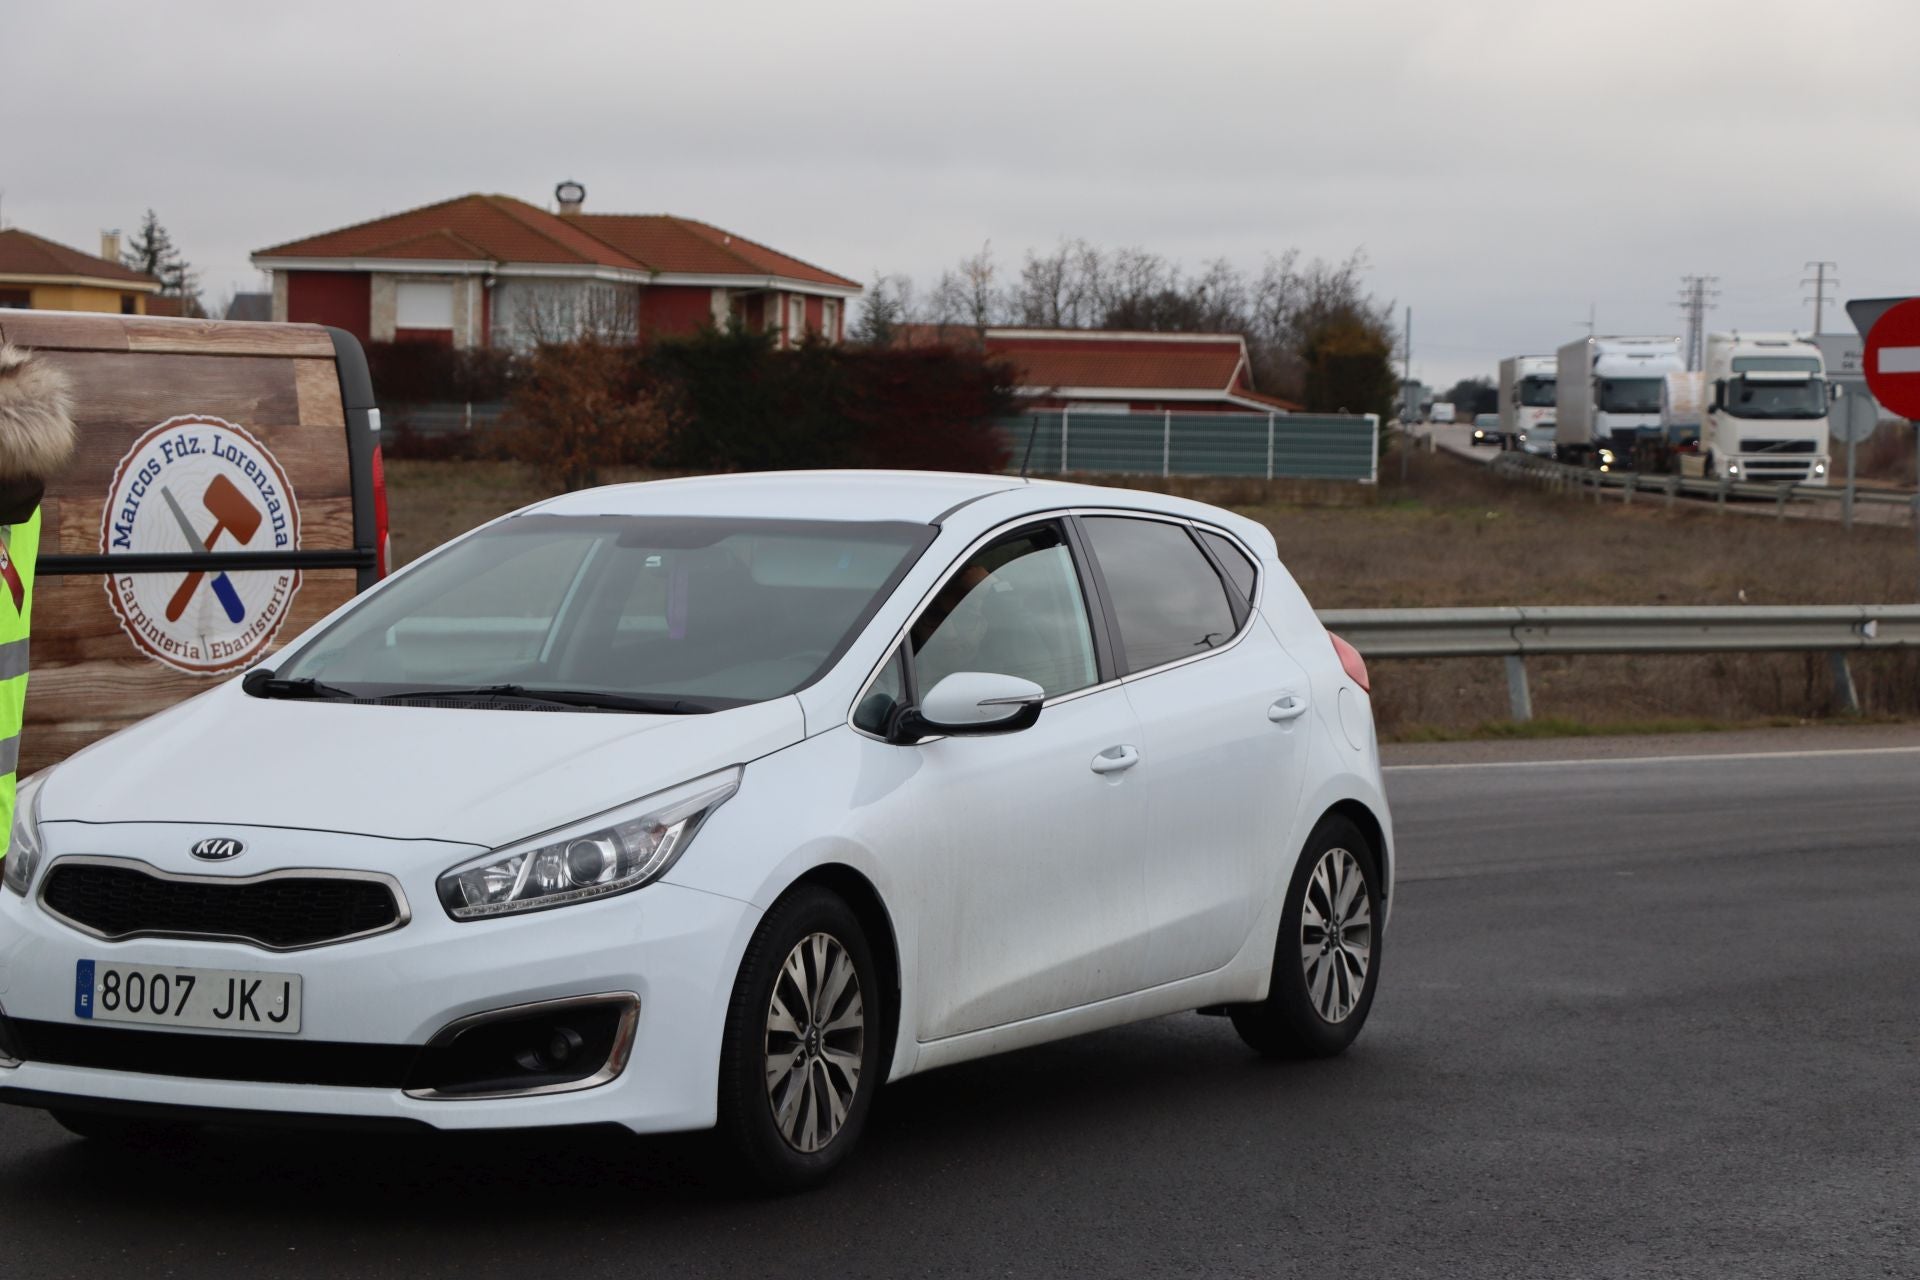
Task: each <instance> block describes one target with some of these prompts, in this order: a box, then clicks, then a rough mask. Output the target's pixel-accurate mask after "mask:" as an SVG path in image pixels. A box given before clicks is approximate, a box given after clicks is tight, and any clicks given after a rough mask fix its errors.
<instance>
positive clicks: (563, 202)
mask: <svg viewBox="0 0 1920 1280" xmlns="http://www.w3.org/2000/svg"><path fill="white" fill-rule="evenodd" d="M553 198H554V200H556V201H557V202H558V203H559V205H560V212H562V213H578V212H580V206H581V205H583V204H585V203H586V202H587V189H586V188H585V187H583V186H581V185H580V184H579V183H577V182H575V181H574V180H573V179H572V178H568V179H567V180H566V181H565V182H563V183H561V184H560V185H559V186H557V187H555V188H554V189H553Z"/></svg>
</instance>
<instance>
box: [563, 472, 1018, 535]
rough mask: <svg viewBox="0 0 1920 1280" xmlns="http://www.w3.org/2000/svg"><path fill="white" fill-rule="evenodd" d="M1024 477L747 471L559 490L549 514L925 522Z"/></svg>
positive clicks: (1014, 485) (1009, 485)
mask: <svg viewBox="0 0 1920 1280" xmlns="http://www.w3.org/2000/svg"><path fill="white" fill-rule="evenodd" d="M1023 483H1025V482H1024V481H1022V480H1019V479H1017V478H1016V477H1013V476H995V475H970V474H966V473H962V472H947V471H749V472H741V473H736V474H733V475H715V476H687V477H683V478H681V479H676V480H649V481H644V482H641V483H637V484H617V485H607V486H604V487H602V488H598V489H582V490H580V491H579V492H577V493H568V494H562V495H561V496H559V497H557V498H552V499H549V500H548V501H546V502H543V503H540V504H539V505H538V506H537V507H535V508H532V509H533V510H536V511H540V512H544V513H548V514H552V515H570V516H571V515H664V516H696V515H698V516H714V515H732V516H762V517H766V518H769V519H785V520H909V521H913V522H915V523H917V524H929V523H932V522H933V521H935V520H936V519H938V518H939V517H940V516H941V515H942V514H944V513H945V512H947V511H950V510H952V509H953V508H954V507H957V506H962V505H964V504H966V503H969V502H972V501H974V500H975V499H978V498H984V497H986V496H987V495H989V494H993V493H998V492H1001V491H1002V490H1005V489H1017V488H1019V487H1020V486H1021V485H1022V484H1023Z"/></svg>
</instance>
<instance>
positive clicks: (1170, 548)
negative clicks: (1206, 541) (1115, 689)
mask: <svg viewBox="0 0 1920 1280" xmlns="http://www.w3.org/2000/svg"><path fill="white" fill-rule="evenodd" d="M1081 524H1082V525H1083V526H1084V527H1085V529H1086V532H1087V540H1088V541H1089V542H1091V543H1092V544H1093V554H1094V557H1095V558H1096V559H1097V560H1098V561H1099V562H1100V572H1101V575H1102V577H1104V578H1105V580H1106V584H1107V597H1108V600H1109V602H1110V603H1111V604H1112V607H1113V616H1114V621H1115V622H1116V623H1117V624H1118V625H1119V628H1120V637H1119V639H1120V648H1121V651H1122V653H1123V654H1124V655H1125V658H1126V668H1127V670H1128V671H1144V670H1146V669H1147V668H1149V667H1157V666H1160V665H1161V664H1162V663H1167V662H1174V661H1177V660H1179V659H1181V658H1191V657H1193V656H1194V655H1195V654H1197V653H1205V652H1206V651H1207V650H1209V649H1212V648H1214V647H1216V646H1218V645H1223V644H1225V643H1226V642H1227V641H1228V640H1231V639H1232V638H1233V633H1234V631H1235V630H1236V627H1235V626H1234V620H1233V606H1232V605H1231V604H1230V603H1229V601H1228V599H1227V589H1226V587H1225V585H1224V584H1223V583H1222V582H1221V581H1220V575H1219V574H1218V573H1216V572H1214V568H1213V564H1212V563H1211V562H1210V561H1209V560H1208V559H1207V557H1206V556H1205V555H1204V554H1202V553H1201V550H1200V548H1199V546H1198V545H1196V544H1195V543H1194V541H1193V536H1192V535H1191V534H1190V533H1188V532H1187V530H1186V528H1185V527H1183V526H1181V525H1177V524H1168V523H1166V522H1164V521H1160V520H1135V519H1130V518H1128V517H1125V516H1088V517H1085V518H1084V519H1082V521H1081Z"/></svg>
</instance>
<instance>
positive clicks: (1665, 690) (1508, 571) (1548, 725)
mask: <svg viewBox="0 0 1920 1280" xmlns="http://www.w3.org/2000/svg"><path fill="white" fill-rule="evenodd" d="M387 476H388V483H389V487H390V495H391V496H390V501H391V504H392V518H393V529H394V549H395V556H396V559H397V560H398V561H399V562H401V563H405V562H406V561H407V560H409V559H411V558H413V557H415V556H417V555H419V554H421V553H422V552H424V551H426V550H428V549H430V548H431V547H433V546H436V545H438V544H439V543H440V542H443V541H445V540H446V539H447V538H450V537H452V536H453V535H454V534H456V533H460V532H462V531H464V530H466V529H469V528H471V527H473V526H474V525H475V524H478V523H480V522H481V521H482V520H486V519H489V518H491V517H492V516H495V515H498V514H500V513H502V512H504V511H509V510H512V509H513V508H514V507H517V506H520V505H522V504H524V503H527V502H531V501H534V500H536V499H538V498H540V497H542V496H544V492H545V491H544V490H543V489H542V488H541V487H540V485H539V483H538V482H537V481H536V480H534V479H533V478H532V477H531V476H529V475H528V474H526V473H524V472H522V471H520V470H519V469H517V468H515V467H513V466H512V465H511V464H506V463H445V462H400V461H395V462H392V463H389V464H388V467H387ZM1398 477H1399V470H1398V467H1397V466H1396V465H1389V466H1386V467H1383V468H1382V471H1381V484H1380V485H1379V487H1378V488H1377V489H1367V488H1362V487H1359V486H1352V485H1344V486H1325V487H1321V486H1311V485H1299V484H1293V485H1287V484H1280V483H1276V484H1273V485H1268V484H1265V483H1263V482H1259V481H1226V480H1222V481H1175V482H1171V483H1170V484H1169V485H1167V486H1166V487H1168V488H1171V489H1174V490H1176V491H1179V492H1182V493H1185V494H1188V495H1190V496H1193V497H1196V498H1200V499H1202V500H1204V501H1209V502H1216V503H1219V504H1221V505H1224V506H1230V507H1232V508H1233V509H1235V510H1237V511H1240V512H1242V513H1243V514H1245V515H1248V516H1251V517H1252V518H1254V519H1256V520H1259V521H1261V522H1262V523H1264V524H1266V525H1267V527H1269V528H1270V529H1272V530H1273V532H1274V537H1275V538H1276V539H1277V540H1278V542H1279V544H1280V555H1281V558H1282V560H1284V561H1285V563H1286V564H1287V566H1288V568H1289V569H1290V570H1291V571H1292V572H1293V574H1294V576H1295V577H1296V578H1298V579H1299V581H1300V584H1301V586H1302V587H1303V588H1304V589H1305V590H1306V592H1307V595H1308V596H1309V597H1310V598H1311V599H1312V600H1313V602H1314V603H1315V604H1316V605H1318V606H1319V607H1321V608H1330V609H1331V608H1397V607H1400V608H1403V607H1411V606H1438V605H1499V604H1741V603H1745V604H1876V603H1904V602H1911V601H1914V600H1915V599H1916V598H1920V553H1916V549H1915V539H1914V533H1913V531H1912V530H1911V529H1910V528H1879V527H1864V526H1863V527H1860V528H1856V529H1855V530H1854V531H1853V533H1852V534H1848V533H1846V532H1845V531H1843V530H1842V529H1841V528H1840V527H1839V526H1838V525H1837V524H1834V523H1830V522H1825V521H1813V520H1790V521H1775V520H1772V519H1768V518H1764V517H1759V516H1754V515H1748V514H1742V513H1739V512H1729V513H1727V514H1724V515H1720V514H1715V512H1714V511H1713V509H1712V508H1711V507H1709V506H1706V505H1704V504H1700V505H1689V504H1685V503H1682V504H1681V505H1680V506H1679V507H1678V508H1676V509H1675V510H1673V511H1668V510H1666V509H1665V508H1664V507H1663V506H1662V505H1660V504H1659V503H1657V502H1641V503H1636V504H1635V505H1634V506H1632V507H1623V506H1622V505H1621V504H1620V503H1619V502H1618V501H1617V500H1614V501H1609V502H1607V503H1605V504H1604V505H1595V504H1593V503H1590V502H1581V501H1579V500H1577V499H1574V498H1569V497H1565V496H1561V495H1555V494H1549V493H1543V492H1540V491H1538V490H1535V489H1532V488H1529V487H1527V486H1524V485H1518V484H1511V483H1508V482H1506V481H1502V480H1499V479H1497V478H1495V477H1493V476H1491V475H1488V474H1486V473H1485V472H1484V471H1483V470H1481V469H1480V468H1478V467H1474V466H1472V465H1470V464H1467V463H1464V462H1461V461H1458V460H1456V459H1450V458H1448V457H1446V456H1444V455H1437V456H1428V455H1424V454H1417V455H1415V456H1414V458H1413V459H1412V468H1411V473H1410V475H1409V478H1408V481H1407V483H1406V484H1404V485H1402V484H1401V483H1400V482H1399V478H1398ZM621 478H623V477H620V476H610V477H608V479H613V480H617V479H621ZM1153 487H1156V488H1157V487H1160V485H1159V484H1158V483H1157V482H1155V483H1154V484H1153ZM1853 665H1854V679H1855V682H1856V684H1857V685H1858V687H1859V692H1860V697H1861V700H1862V704H1863V706H1864V708H1865V711H1866V714H1867V715H1868V716H1869V717H1875V718H1882V717H1913V716H1920V655H1916V654H1898V655H1895V654H1876V655H1867V656H1856V657H1855V658H1854V660H1853ZM1529 670H1530V672H1531V675H1532V684H1533V701H1534V711H1535V714H1536V715H1538V716H1539V717H1540V720H1539V721H1537V722H1536V724H1535V725H1534V726H1533V727H1532V728H1531V729H1530V730H1529V732H1534V733H1541V732H1548V733H1582V732H1588V733H1590V732H1611V731H1647V730H1658V729H1699V728H1704V727H1714V726H1723V725H1724V726H1733V725H1746V724H1762V723H1790V722H1795V721H1799V720H1806V719H1819V718H1824V717H1827V716H1828V715H1829V714H1830V711H1829V707H1830V702H1831V698H1832V686H1831V683H1830V677H1829V674H1828V666H1827V661H1826V658H1825V655H1822V654H1727V655H1712V656H1702V657H1660V656H1656V657H1578V658H1536V659H1531V660H1530V661H1529ZM1373 676H1374V695H1375V706H1376V710H1377V713H1378V716H1379V720H1380V727H1381V731H1382V733H1383V734H1384V735H1386V736H1388V737H1391V738H1396V739H1403V740H1404V739H1418V738H1431V737H1446V736H1453V735H1458V734H1499V733H1509V732H1514V730H1513V729H1512V727H1511V726H1509V725H1507V724H1506V723H1505V721H1506V716H1507V701H1506V677H1505V672H1504V668H1503V666H1502V664H1501V663H1500V662H1499V661H1498V660H1495V659H1475V658H1453V659H1444V660H1430V661H1428V660H1398V661H1381V662H1376V663H1375V664H1374V672H1373Z"/></svg>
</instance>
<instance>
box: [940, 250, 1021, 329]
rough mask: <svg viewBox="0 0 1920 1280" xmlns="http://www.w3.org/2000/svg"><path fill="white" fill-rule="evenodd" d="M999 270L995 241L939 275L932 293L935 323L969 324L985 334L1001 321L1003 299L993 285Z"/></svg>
mask: <svg viewBox="0 0 1920 1280" xmlns="http://www.w3.org/2000/svg"><path fill="white" fill-rule="evenodd" d="M998 274H999V268H998V266H997V265H996V264H995V262H994V260H993V241H991V240H989V241H987V242H986V243H985V244H982V245H981V246H980V252H978V253H976V254H973V255H972V256H971V257H966V258H962V259H961V260H960V264H959V266H958V267H956V268H955V269H953V270H951V271H943V272H941V273H940V281H939V283H938V284H936V285H935V286H934V290H933V323H935V324H939V325H967V326H969V327H971V328H972V329H973V330H974V332H975V333H976V334H981V335H984V334H985V333H986V331H987V328H988V326H990V325H993V324H996V323H998V322H999V320H1000V317H1001V315H1002V311H1003V307H1004V300H1003V298H1002V295H1001V291H1000V288H999V287H998V286H997V285H995V284H994V278H995V277H996V276H997V275H998Z"/></svg>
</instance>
